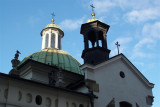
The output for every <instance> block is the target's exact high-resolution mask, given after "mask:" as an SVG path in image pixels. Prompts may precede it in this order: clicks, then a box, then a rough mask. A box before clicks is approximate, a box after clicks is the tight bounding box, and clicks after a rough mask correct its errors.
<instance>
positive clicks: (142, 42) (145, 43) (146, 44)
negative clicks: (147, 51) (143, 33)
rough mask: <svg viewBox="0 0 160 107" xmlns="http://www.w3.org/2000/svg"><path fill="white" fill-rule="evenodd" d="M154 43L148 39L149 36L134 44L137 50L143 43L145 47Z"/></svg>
mask: <svg viewBox="0 0 160 107" xmlns="http://www.w3.org/2000/svg"><path fill="white" fill-rule="evenodd" d="M153 44H154V40H152V39H150V38H144V39H142V40H141V41H139V42H138V43H137V44H136V45H135V47H134V48H135V49H136V50H139V49H140V48H141V47H143V46H144V45H145V47H146V46H147V47H150V45H153Z"/></svg>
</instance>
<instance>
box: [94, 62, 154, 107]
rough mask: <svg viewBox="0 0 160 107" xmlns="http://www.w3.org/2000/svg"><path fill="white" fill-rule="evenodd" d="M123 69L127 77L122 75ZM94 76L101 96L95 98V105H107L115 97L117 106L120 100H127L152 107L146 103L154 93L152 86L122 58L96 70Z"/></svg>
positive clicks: (141, 106) (143, 106) (133, 103)
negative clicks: (138, 75)
mask: <svg viewBox="0 0 160 107" xmlns="http://www.w3.org/2000/svg"><path fill="white" fill-rule="evenodd" d="M120 71H123V72H124V74H125V78H122V77H121V76H120V74H119V73H120ZM94 78H95V80H96V82H97V83H98V84H99V91H100V92H99V93H95V94H96V95H97V96H99V98H98V99H97V100H95V106H101V107H105V106H104V105H107V104H108V103H109V102H110V101H111V100H112V99H113V98H115V100H116V103H117V104H116V105H117V106H116V107H118V105H119V102H120V101H127V102H129V103H131V104H132V105H133V106H134V105H135V103H137V104H138V105H139V106H140V107H150V106H149V105H147V104H146V96H147V95H152V91H151V88H149V87H146V85H145V84H144V83H143V82H142V81H141V80H140V79H139V77H137V76H136V74H135V73H134V71H132V70H131V69H130V68H128V66H126V64H124V63H123V62H122V60H117V61H115V62H112V63H110V64H108V65H104V66H103V67H100V68H97V69H95V70H94Z"/></svg>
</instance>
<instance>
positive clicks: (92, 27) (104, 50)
mask: <svg viewBox="0 0 160 107" xmlns="http://www.w3.org/2000/svg"><path fill="white" fill-rule="evenodd" d="M92 11H93V8H92ZM109 27H110V26H109V25H107V24H105V23H103V22H101V21H99V20H98V19H96V18H95V13H94V12H93V13H92V19H89V20H88V22H87V23H84V24H82V26H81V31H80V33H81V34H82V35H83V37H84V50H83V52H82V56H81V57H82V58H83V59H84V63H89V64H93V65H96V64H99V63H101V62H103V61H106V60H108V59H109V54H110V50H109V49H108V47H107V39H106V37H107V32H108V30H109Z"/></svg>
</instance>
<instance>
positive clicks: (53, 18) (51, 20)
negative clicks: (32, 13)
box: [51, 12, 55, 23]
mask: <svg viewBox="0 0 160 107" xmlns="http://www.w3.org/2000/svg"><path fill="white" fill-rule="evenodd" d="M51 15H52V20H51V21H52V23H54V16H55V14H54V12H53V13H52V14H51Z"/></svg>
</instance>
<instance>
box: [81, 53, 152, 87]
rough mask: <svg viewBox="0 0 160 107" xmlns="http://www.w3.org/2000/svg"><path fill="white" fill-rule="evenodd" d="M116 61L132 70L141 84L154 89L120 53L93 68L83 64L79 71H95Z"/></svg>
mask: <svg viewBox="0 0 160 107" xmlns="http://www.w3.org/2000/svg"><path fill="white" fill-rule="evenodd" d="M117 60H121V61H124V63H125V64H126V65H127V66H128V67H129V68H130V69H132V71H133V72H135V74H136V76H137V77H138V78H140V80H141V81H142V82H144V83H145V84H146V85H147V86H148V87H151V88H153V87H154V84H153V83H150V82H149V81H148V80H147V78H145V76H144V75H143V74H142V73H141V72H140V71H139V70H138V69H137V68H136V67H135V66H134V65H133V64H132V63H131V62H130V61H129V59H127V57H125V56H124V55H123V54H122V53H121V54H119V55H116V56H113V57H111V58H110V59H109V60H107V61H104V62H103V63H99V64H97V65H95V66H93V65H90V64H83V65H81V69H84V68H90V69H97V68H99V67H102V66H106V65H107V64H110V63H112V62H114V61H117Z"/></svg>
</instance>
